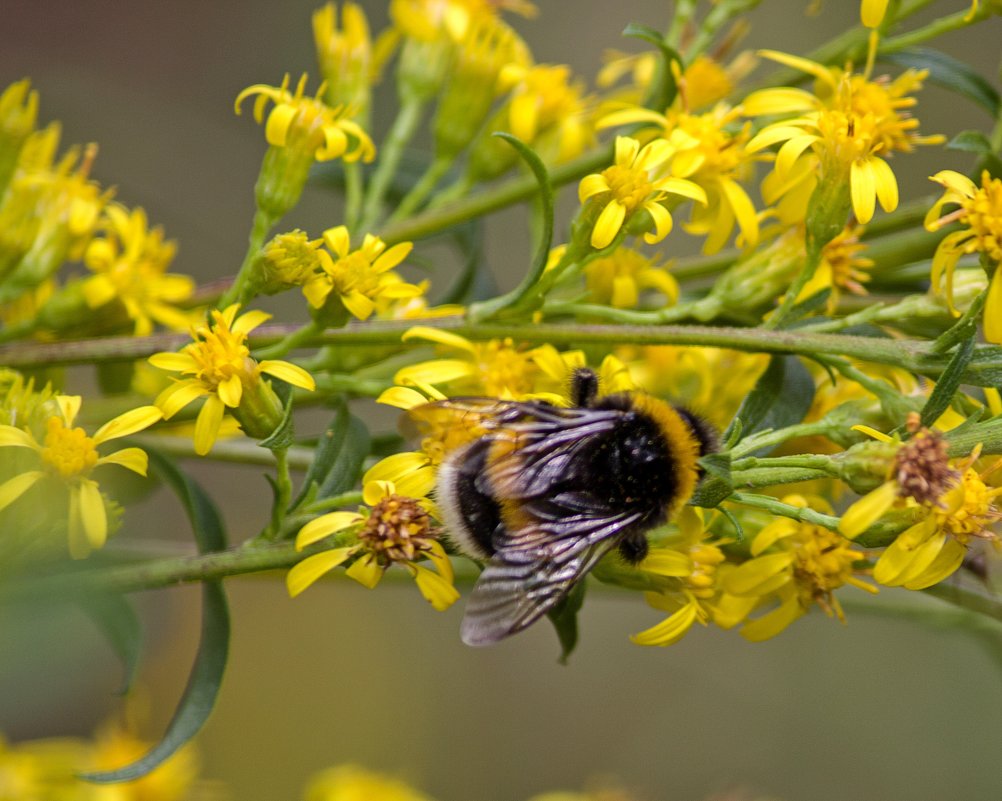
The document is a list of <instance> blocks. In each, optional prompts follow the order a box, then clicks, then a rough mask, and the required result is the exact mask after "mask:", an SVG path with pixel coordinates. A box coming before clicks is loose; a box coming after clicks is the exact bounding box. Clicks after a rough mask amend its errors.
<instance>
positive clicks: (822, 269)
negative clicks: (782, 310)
mask: <svg viewBox="0 0 1002 801" xmlns="http://www.w3.org/2000/svg"><path fill="white" fill-rule="evenodd" d="M861 235H862V228H860V227H855V228H848V227H847V228H846V229H845V230H843V231H842V233H840V234H839V235H838V236H836V237H835V238H834V239H832V240H831V241H830V242H828V244H826V245H825V246H824V248H823V249H822V251H821V264H819V265H818V269H817V271H816V272H815V273H814V277H813V278H811V280H810V281H808V282H807V284H805V285H804V288H803V289H802V290H801V291H800V295H799V296H798V300H806V299H807V298H809V297H811V296H812V295H814V294H816V293H818V292H820V291H821V290H823V289H830V290H831V294H830V295H829V296H828V303H827V312H828V314H834V313H835V310H836V309H837V308H838V302H839V299H840V298H841V296H842V292H849V293H851V294H853V295H865V294H867V292H866V287H865V286H864V284H865V283H866V282H867V281H869V280H870V273H869V272H868V271H869V270H870V269H872V268H873V265H874V262H873V259H868V258H865V257H861V256H860V255H859V253H860V252H861V251H863V250H865V249H866V247H867V246H866V245H865V244H864V243H863V242H861V241H860V236H861ZM843 383H851V382H843Z"/></svg>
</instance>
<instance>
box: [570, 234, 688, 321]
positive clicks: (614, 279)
mask: <svg viewBox="0 0 1002 801" xmlns="http://www.w3.org/2000/svg"><path fill="white" fill-rule="evenodd" d="M585 284H586V286H587V287H588V292H589V294H590V295H591V300H592V301H594V302H595V303H604V304H608V305H609V306H612V307H614V308H616V309H635V308H636V307H637V305H638V304H639V303H640V293H641V292H643V291H644V290H648V289H654V290H657V291H658V292H660V293H661V294H662V295H663V296H664V302H663V303H662V304H660V305H662V306H670V305H672V304H673V303H675V302H676V301H677V300H678V282H677V281H676V280H675V279H674V277H672V274H671V273H669V272H668V270H666V269H665V268H664V267H662V266H659V265H655V264H654V263H653V262H652V261H651V259H649V258H648V257H647V256H645V255H643V254H642V253H640V252H639V251H636V250H633V249H632V248H627V247H619V248H616V250H615V251H613V252H612V253H611V254H609V255H608V256H603V257H602V258H600V259H595V260H594V261H590V262H588V264H587V265H586V266H585Z"/></svg>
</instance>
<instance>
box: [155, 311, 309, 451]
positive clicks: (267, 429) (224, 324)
mask: <svg viewBox="0 0 1002 801" xmlns="http://www.w3.org/2000/svg"><path fill="white" fill-rule="evenodd" d="M238 309H239V307H238V306H237V305H236V304H233V305H232V306H229V307H227V308H226V309H225V310H223V311H213V312H212V321H213V324H212V325H211V326H209V325H207V324H204V323H203V324H201V325H198V326H195V327H194V328H193V329H192V332H191V335H192V339H193V340H194V342H192V343H191V344H189V345H185V347H184V348H182V349H181V351H180V353H171V352H164V353H156V354H154V355H153V356H151V357H150V359H149V361H150V364H152V365H153V366H154V367H158V368H160V369H161V370H167V371H168V372H177V373H181V374H182V375H190V376H192V377H191V378H181V379H177V380H175V382H174V383H173V385H171V386H170V387H168V388H167V389H165V390H164V391H163V392H161V393H160V395H159V396H158V397H157V399H156V405H157V406H158V407H159V408H160V409H162V410H163V416H164V418H166V419H168V420H169V419H170V418H171V417H173V416H174V415H175V414H177V413H178V412H179V411H180V410H181V409H183V408H184V407H185V406H187V405H188V404H189V403H191V402H192V401H194V400H196V399H197V398H203V397H204V398H206V401H205V404H204V405H203V406H202V408H201V410H200V411H199V413H198V419H197V420H196V422H195V436H194V442H195V452H196V453H198V454H203V455H204V454H206V453H208V452H209V451H210V450H211V449H212V444H213V443H214V442H215V441H216V437H217V435H218V433H219V426H220V424H221V423H222V420H223V414H224V412H225V411H226V410H227V409H231V410H233V414H234V416H235V417H236V418H237V420H238V421H239V422H240V425H241V427H242V428H243V429H244V431H245V432H247V433H248V434H249V435H250V436H254V437H259V438H264V437H266V436H268V435H269V434H271V433H272V431H274V430H275V428H276V427H277V426H278V424H279V423H280V422H281V419H282V406H281V403H280V402H279V400H278V398H277V396H276V395H275V393H274V391H272V389H271V387H270V386H269V385H268V383H267V382H265V381H262V380H261V376H262V375H263V374H267V375H271V376H274V377H275V378H279V379H281V380H282V381H285V382H287V383H289V384H292V385H293V386H295V387H300V388H301V389H307V390H311V391H312V390H313V389H315V388H316V384H315V383H314V381H313V377H312V376H311V375H310V374H309V373H308V372H306V371H305V370H304V369H303V368H302V367H298V366H296V365H294V364H290V363H289V362H284V361H278V360H266V361H263V362H260V363H258V362H257V361H255V360H254V359H252V358H251V356H250V349H249V348H248V347H247V344H246V340H247V335H248V334H249V333H250V332H251V331H253V330H254V329H255V328H257V327H258V326H259V325H261V323H263V322H264V321H265V320H267V319H269V318H270V317H271V315H270V314H267V313H265V312H263V311H250V312H247V313H246V314H242V315H240V317H237V310H238Z"/></svg>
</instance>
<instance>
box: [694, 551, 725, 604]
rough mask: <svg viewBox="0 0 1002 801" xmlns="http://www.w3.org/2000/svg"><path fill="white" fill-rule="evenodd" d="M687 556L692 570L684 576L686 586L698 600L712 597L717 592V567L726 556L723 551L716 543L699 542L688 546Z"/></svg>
mask: <svg viewBox="0 0 1002 801" xmlns="http://www.w3.org/2000/svg"><path fill="white" fill-rule="evenodd" d="M689 558H690V559H692V572H691V573H690V574H689V575H688V576H686V578H685V583H686V586H687V587H688V589H689V590H690V591H691V592H692V594H693V595H694V596H696V597H697V598H699V599H700V600H704V601H706V600H709V599H711V598H713V596H714V594H715V593H716V592H717V568H718V567H719V566H720V564H721V562H723V561H724V559H725V558H726V557H725V556H724V552H723V551H721V550H720V548H719V547H717V546H716V545H711V544H709V543H705V542H700V543H696V544H695V545H693V546H691V547H690V548H689Z"/></svg>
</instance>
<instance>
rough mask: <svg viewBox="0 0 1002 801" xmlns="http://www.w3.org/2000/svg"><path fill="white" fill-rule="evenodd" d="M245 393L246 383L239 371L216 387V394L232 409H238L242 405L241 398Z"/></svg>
mask: <svg viewBox="0 0 1002 801" xmlns="http://www.w3.org/2000/svg"><path fill="white" fill-rule="evenodd" d="M243 395H244V385H243V382H242V381H241V380H240V376H239V374H237V373H234V374H233V375H231V376H230V377H229V378H227V379H226V380H225V381H220V382H219V385H218V386H217V387H216V396H218V398H219V400H221V401H222V402H223V404H225V405H226V406H229V407H230V408H231V409H236V408H237V407H238V406H239V405H240V399H241V398H242V397H243Z"/></svg>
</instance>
